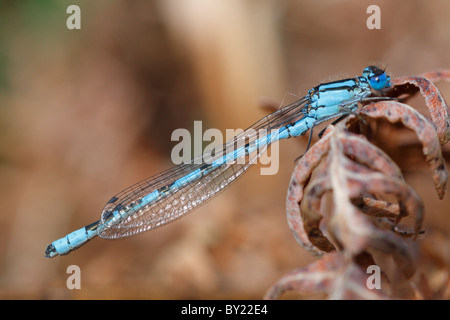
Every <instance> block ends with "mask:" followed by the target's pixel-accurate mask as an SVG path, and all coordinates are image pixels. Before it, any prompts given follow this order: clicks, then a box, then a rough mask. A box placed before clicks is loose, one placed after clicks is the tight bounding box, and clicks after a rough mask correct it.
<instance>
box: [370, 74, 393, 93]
mask: <svg viewBox="0 0 450 320" xmlns="http://www.w3.org/2000/svg"><path fill="white" fill-rule="evenodd" d="M388 82H389V79H388V77H387V76H386V74H385V73H382V74H379V75H376V76H373V77H371V78H370V79H369V83H370V86H371V87H372V88H373V89H374V90H381V89H384V88H386V87H388Z"/></svg>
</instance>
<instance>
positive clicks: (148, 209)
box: [45, 66, 391, 258]
mask: <svg viewBox="0 0 450 320" xmlns="http://www.w3.org/2000/svg"><path fill="white" fill-rule="evenodd" d="M390 86H391V84H390V77H389V76H387V75H386V73H385V72H384V70H381V69H379V68H377V67H375V66H369V67H367V68H366V69H364V71H363V73H362V76H360V77H355V78H349V79H344V80H339V81H333V82H328V83H323V84H320V85H318V86H316V87H314V88H312V89H311V90H309V91H308V94H307V95H306V96H304V97H303V98H301V99H299V100H297V101H296V102H294V103H291V104H289V105H287V106H285V107H283V108H281V109H279V110H277V111H275V112H274V113H272V114H269V115H268V116H266V117H264V118H263V119H261V120H260V121H258V122H256V123H255V124H254V125H252V126H251V127H249V128H248V129H247V130H245V131H244V132H242V133H241V134H239V135H237V136H235V137H234V138H233V139H231V140H230V141H228V142H227V143H226V144H224V145H223V146H221V147H220V148H219V149H216V151H217V152H214V154H213V153H210V154H207V155H205V154H204V155H202V156H201V157H200V158H196V159H193V160H191V161H190V162H189V163H186V164H181V165H178V166H175V167H173V168H171V169H169V170H166V171H164V172H162V173H160V174H158V175H156V176H153V177H151V178H148V179H146V180H143V181H141V182H139V183H137V184H135V185H133V186H131V187H129V188H127V189H125V190H123V191H122V192H120V193H119V194H117V195H115V196H114V197H112V198H111V200H109V201H108V203H107V204H106V206H105V207H104V209H103V212H102V214H101V218H100V220H98V221H96V222H94V223H92V224H90V225H87V226H85V227H83V228H81V229H79V230H76V231H74V232H72V233H69V234H68V235H66V236H65V237H63V238H61V239H59V240H56V241H54V242H53V243H51V244H50V245H49V246H48V247H47V249H46V250H45V255H46V257H50V258H51V257H55V256H57V255H64V254H68V253H69V252H71V251H72V250H75V249H77V248H79V247H80V246H82V245H83V244H85V243H86V242H87V241H89V240H90V239H92V238H94V237H96V236H99V237H101V238H105V239H118V238H123V237H128V236H131V235H135V234H138V233H141V232H144V231H147V230H150V229H154V228H157V227H160V226H162V225H165V224H168V223H170V222H172V221H174V220H175V219H177V218H180V217H182V216H184V215H186V214H188V213H189V212H191V211H192V210H194V209H195V208H196V207H198V206H200V205H201V204H203V203H205V202H206V201H207V200H209V199H211V198H212V197H214V196H215V195H217V194H218V193H220V192H221V191H222V190H224V189H225V188H226V187H227V186H229V185H230V184H231V183H232V182H233V181H235V180H236V179H237V178H238V177H239V176H240V175H241V174H243V173H244V172H246V170H247V169H248V168H249V167H250V166H251V165H252V164H254V163H255V162H256V161H257V159H258V158H259V157H260V156H261V154H263V153H264V152H265V151H266V149H267V147H268V146H269V145H270V144H271V143H273V142H275V141H278V140H281V139H287V138H290V137H296V136H300V135H303V134H305V133H306V132H307V131H308V130H309V129H311V130H312V128H313V127H314V126H316V125H318V124H319V123H322V122H324V121H327V120H330V119H334V118H337V117H341V116H345V115H348V114H350V113H353V112H355V111H356V109H357V108H358V103H359V102H366V101H374V100H380V99H390V98H388V97H383V90H384V89H386V88H389V87H390ZM239 160H240V161H239Z"/></svg>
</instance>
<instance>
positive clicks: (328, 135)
mask: <svg viewBox="0 0 450 320" xmlns="http://www.w3.org/2000/svg"><path fill="white" fill-rule="evenodd" d="M449 76H450V71H447V70H438V71H434V72H430V73H427V74H424V75H423V76H421V77H403V78H397V79H393V80H392V83H393V85H394V87H393V89H392V90H390V91H389V92H388V93H387V95H388V96H391V97H400V96H401V97H402V99H403V100H406V99H408V98H409V97H410V96H412V95H413V94H414V93H416V92H420V93H421V95H422V96H423V97H424V99H425V103H426V106H427V107H428V109H429V111H430V114H431V120H428V119H427V118H426V117H425V116H423V115H421V114H420V113H419V112H417V111H416V110H415V109H413V108H411V107H410V106H408V105H406V104H404V103H400V102H398V101H380V102H376V103H371V104H368V105H366V106H364V107H363V108H362V109H361V111H360V115H359V116H358V117H353V116H351V117H349V118H347V119H346V120H345V121H343V122H341V123H339V124H338V125H337V126H329V127H328V129H327V131H326V132H325V134H324V136H323V137H322V139H320V140H319V141H318V142H317V143H316V144H315V145H314V146H313V147H312V148H311V149H310V150H309V151H308V152H307V153H306V154H305V155H304V156H303V157H302V158H301V159H300V160H299V161H298V163H297V165H296V167H295V170H294V172H293V175H292V177H291V181H290V184H289V189H288V195H287V210H286V214H287V220H288V224H289V227H290V228H291V230H292V232H293V234H294V236H295V238H296V240H297V242H298V243H299V244H300V245H301V246H302V247H304V248H305V249H306V250H308V251H309V252H311V253H312V254H314V255H316V256H323V257H322V258H321V260H319V261H317V262H316V263H313V264H311V265H309V266H307V267H304V268H301V269H298V270H296V271H293V272H292V273H291V274H288V275H286V276H285V277H283V278H282V279H281V280H280V281H279V282H277V283H276V284H275V285H274V286H273V287H272V288H271V289H270V290H269V291H268V293H267V295H266V298H270V299H275V298H277V297H279V295H280V294H282V293H283V292H284V291H286V290H298V291H302V292H305V293H312V292H324V293H327V294H328V297H329V298H337V299H347V298H357V299H372V298H387V297H390V298H393V297H392V296H390V295H389V294H388V295H386V294H385V293H384V292H374V291H372V290H369V289H368V288H367V286H366V285H365V283H364V281H363V280H364V279H367V277H368V276H367V274H366V269H364V265H363V264H361V263H358V262H356V261H357V259H356V257H358V256H361V255H364V254H367V255H369V256H370V254H369V253H368V252H371V253H372V252H382V253H384V254H388V255H389V256H391V257H392V258H393V261H394V263H395V266H396V268H397V270H398V272H399V274H400V275H401V276H402V277H403V278H404V279H409V278H411V277H412V276H413V275H414V273H415V270H416V266H415V261H414V259H413V252H412V249H411V243H410V241H411V240H412V239H415V238H416V237H417V235H418V234H419V233H421V226H422V222H423V217H424V215H423V203H422V200H421V199H420V197H419V196H418V195H417V194H416V192H415V191H414V190H413V189H412V188H411V187H410V186H409V185H408V184H407V183H406V182H405V180H404V178H403V176H402V173H401V171H400V169H399V168H398V166H397V165H396V164H395V163H394V162H393V161H392V160H391V159H390V158H389V157H388V156H387V155H386V154H385V153H384V152H383V151H382V150H381V149H379V148H378V147H376V146H374V145H373V144H371V143H370V142H369V141H368V140H367V139H366V138H365V137H364V136H362V135H358V134H355V133H352V132H350V131H349V130H348V129H347V127H348V126H349V124H351V122H352V121H353V122H354V121H355V119H356V120H358V119H361V116H364V117H366V118H367V119H368V120H369V119H374V118H383V119H385V120H387V121H389V122H392V123H396V122H401V123H402V124H403V125H404V126H405V127H407V128H409V129H411V130H413V131H414V133H415V134H416V135H417V137H418V139H419V141H420V142H421V143H422V151H423V153H424V155H425V159H426V163H427V164H428V166H429V167H430V169H431V171H432V175H433V179H434V185H435V188H436V190H437V193H438V196H439V198H442V197H443V196H444V194H445V186H446V182H447V178H448V172H447V169H446V167H445V161H444V159H443V157H442V152H441V148H440V146H441V144H445V143H446V142H447V141H448V140H449V139H450V119H449V116H448V107H447V104H446V102H445V100H444V98H443V97H442V95H441V94H440V92H439V90H438V89H437V88H436V86H435V85H434V84H433V83H432V81H437V80H446V81H450V77H449ZM405 94H406V95H407V97H406V98H404V95H405ZM407 216H410V217H413V219H412V221H411V219H405V220H407V221H406V222H407V224H406V225H403V224H401V223H403V222H404V218H405V217H407ZM408 222H409V224H410V225H408ZM332 251H336V252H333V253H330V252H332ZM370 257H371V256H370ZM342 279H346V280H345V281H342ZM390 280H391V282H392V279H390ZM356 288H357V289H356ZM355 293H356V294H355ZM415 296H416V297H417V296H419V297H420V294H416V295H415Z"/></svg>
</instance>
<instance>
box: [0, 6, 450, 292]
mask: <svg viewBox="0 0 450 320" xmlns="http://www.w3.org/2000/svg"><path fill="white" fill-rule="evenodd" d="M70 4H77V5H79V6H80V8H81V19H82V20H81V30H68V29H67V28H66V19H67V18H68V16H69V14H67V13H66V8H67V7H68V6H69V5H70ZM371 4H377V5H378V6H380V8H381V30H369V29H367V27H366V20H367V18H368V16H369V15H368V14H367V13H366V9H367V7H368V6H369V5H371ZM449 12H450V2H448V1H445V0H440V1H425V0H421V1H411V0H397V1H387V0H386V1H357V2H356V1H337V0H335V1H331V0H324V1H313V0H310V1H288V0H284V1H272V0H261V1H254V0H253V1H252V0H242V1H238V0H230V1H219V0H217V1H211V0H188V1H182V0H179V1H176V0H159V1H158V0H154V1H148V0H147V1H144V0H140V1H137V0H135V1H125V0H122V1H110V0H97V1H86V0H84V1H56V0H46V1H44V0H41V1H33V0H23V1H0V177H1V179H0V203H1V204H2V210H1V213H0V298H4V299H5V298H6V299H7V298H38V299H57V298H63V299H79V298H96V299H106V298H125V299H127V298H142V299H155V298H162V299H182V298H194V299H197V298H198V299H220V298H226V299H246V298H252V299H259V298H261V297H262V296H263V295H264V293H265V291H266V290H267V289H268V287H269V286H270V285H271V284H273V283H274V282H275V281H276V280H277V279H278V278H280V277H281V276H282V275H283V274H284V273H286V272H288V271H290V270H292V269H294V268H298V267H302V266H305V265H306V264H308V263H309V262H311V261H314V258H313V257H311V256H310V255H309V254H308V253H306V252H305V251H304V250H303V249H302V248H300V247H299V246H298V245H297V244H296V242H295V240H294V238H293V237H292V235H291V232H290V230H289V228H288V226H287V223H286V220H285V197H286V190H287V186H288V183H289V179H290V174H291V172H292V169H293V162H294V159H295V158H296V157H298V156H299V155H301V154H302V153H303V152H304V148H305V140H306V138H297V139H292V140H291V141H283V142H281V143H280V170H279V173H278V174H277V175H275V176H261V175H260V174H259V170H258V168H254V169H252V170H251V171H250V172H249V173H247V174H246V175H245V176H244V177H243V178H242V179H240V180H239V181H238V182H236V183H235V184H234V185H233V186H232V187H231V188H229V189H228V190H227V191H225V192H224V193H223V194H221V195H220V196H219V197H217V198H215V199H214V200H213V201H211V202H209V203H208V204H206V205H205V206H203V207H201V208H200V209H199V210H196V211H195V212H194V213H192V214H191V215H189V216H188V217H185V218H183V219H181V220H179V221H177V222H176V223H173V224H170V225H168V226H165V227H164V228H160V229H156V230H154V231H152V232H148V233H145V234H143V235H140V236H138V237H133V238H129V239H126V240H120V241H106V240H103V239H95V240H93V241H91V242H90V243H89V244H87V245H86V246H84V247H83V248H82V249H80V250H78V251H75V252H73V253H71V254H70V255H68V256H64V257H58V258H55V259H46V258H44V250H45V248H46V246H47V245H48V244H49V243H51V242H52V241H54V240H56V239H58V238H60V237H62V236H64V235H65V234H67V233H68V232H71V231H73V230H75V229H78V228H80V227H82V226H84V225H86V224H88V223H91V222H93V221H96V220H98V219H99V216H100V213H101V210H102V208H103V206H104V204H105V203H106V201H108V200H109V199H110V198H111V197H112V196H113V195H114V194H116V193H118V192H119V191H121V190H122V189H124V188H126V187H128V186H130V185H132V184H133V183H136V182H138V181H140V180H142V179H144V178H147V177H149V176H152V175H154V174H156V173H158V172H160V171H162V170H164V169H167V168H169V167H171V166H172V164H171V160H170V152H171V149H172V147H173V146H174V145H175V144H176V143H175V142H171V141H170V136H171V133H172V131H173V130H174V129H176V128H187V129H192V128H193V121H194V120H203V129H204V130H206V129H207V128H219V129H221V130H225V129H226V128H246V127H248V126H249V125H251V124H252V123H254V122H255V121H257V120H259V119H260V118H261V117H263V116H264V115H265V114H266V113H267V110H265V109H264V108H263V106H265V105H275V106H278V105H280V104H281V103H282V101H284V102H285V103H287V102H290V101H293V100H294V99H295V96H294V95H304V94H305V93H306V92H307V90H308V89H309V88H311V87H313V86H314V85H317V84H319V83H320V82H326V81H330V80H336V79H338V78H342V77H347V76H354V75H360V74H361V72H362V70H363V69H364V67H365V66H367V65H368V64H377V63H380V64H381V65H383V66H386V65H387V67H388V68H387V70H388V72H389V73H390V74H391V75H392V76H394V77H395V76H400V75H416V74H419V73H422V72H425V71H428V70H430V69H434V68H438V67H446V68H448V67H450V60H449V49H450V19H449V18H448V13H449ZM439 87H440V88H441V89H442V92H443V93H444V95H446V96H447V99H448V98H449V96H450V90H449V86H448V84H442V85H440V86H439ZM417 101H418V103H419V104H420V101H421V100H420V99H418V100H417ZM393 156H394V158H395V155H393ZM415 156H416V157H417V158H414V159H415V160H413V161H412V163H414V165H409V167H408V165H407V163H406V170H405V175H406V178H407V180H408V181H409V182H410V183H411V184H412V185H413V187H414V188H415V189H416V190H417V191H418V193H419V194H421V196H422V197H423V199H424V201H425V204H426V217H425V229H427V235H429V238H436V237H437V239H438V240H436V242H430V243H431V244H430V246H431V247H432V248H433V250H434V249H436V250H441V251H443V252H444V258H443V259H444V262H443V263H444V266H445V263H448V262H449V260H445V259H450V258H449V257H450V253H449V248H450V246H449V230H450V218H449V212H448V211H449V209H448V208H449V207H450V206H449V205H450V201H449V196H448V195H447V196H446V198H445V199H444V200H442V201H439V200H438V199H437V196H436V193H435V191H434V189H433V183H432V180H431V175H430V174H429V171H428V169H427V168H426V167H425V166H424V161H423V157H421V155H420V153H419V154H418V155H415ZM400 158H401V157H400ZM403 160H404V159H403ZM72 264H75V265H78V266H79V267H80V268H81V283H82V289H81V290H68V289H67V288H66V279H67V277H68V274H66V269H67V267H68V266H69V265H72ZM436 277H438V278H437V279H434V280H433V281H443V280H442V279H444V280H445V277H447V279H448V271H447V273H445V268H444V271H440V273H439V275H438V276H436ZM439 277H441V278H442V279H441V278H439Z"/></svg>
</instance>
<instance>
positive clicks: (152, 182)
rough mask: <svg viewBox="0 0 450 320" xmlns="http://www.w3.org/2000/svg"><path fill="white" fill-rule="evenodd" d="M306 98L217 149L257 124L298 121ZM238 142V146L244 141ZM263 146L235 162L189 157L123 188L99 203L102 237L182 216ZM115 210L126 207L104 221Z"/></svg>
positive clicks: (253, 136)
mask: <svg viewBox="0 0 450 320" xmlns="http://www.w3.org/2000/svg"><path fill="white" fill-rule="evenodd" d="M306 101H307V99H306V97H305V98H302V99H300V100H298V101H296V102H294V103H292V104H290V105H287V106H285V107H283V108H281V109H279V110H277V111H275V112H274V113H272V114H270V115H268V116H266V117H264V118H263V119H261V120H260V121H258V122H256V123H255V124H254V125H252V126H251V127H249V128H248V129H247V130H245V131H244V132H242V133H240V134H239V135H237V136H236V137H234V138H233V139H232V140H230V141H229V142H227V143H226V144H225V145H223V146H222V147H221V148H219V149H218V150H220V149H222V155H223V154H225V153H226V152H227V151H228V152H229V150H233V148H234V149H236V145H239V143H240V142H241V141H245V144H248V143H250V144H251V143H252V142H255V141H258V139H260V138H261V130H260V129H267V131H269V130H277V129H280V128H282V127H283V126H285V125H287V124H290V123H295V122H297V121H299V120H300V119H302V118H303V117H304V116H305V113H304V112H303V107H304V104H305V102H306ZM266 134H267V133H266ZM245 144H244V145H245ZM240 145H241V146H242V143H241V144H240ZM267 147H268V145H267V144H263V145H261V146H259V148H257V149H255V150H251V152H246V153H245V154H243V155H241V156H240V157H239V158H236V159H235V160H236V161H235V163H234V164H230V163H228V162H226V163H223V164H220V165H215V166H213V165H210V164H211V163H212V162H213V161H214V160H217V159H218V158H220V157H222V156H221V155H220V153H218V154H219V155H211V154H209V155H207V156H201V157H199V158H196V159H193V160H191V162H190V163H187V164H182V165H178V166H176V167H173V168H171V169H169V170H166V171H163V172H162V173H160V174H158V175H156V176H153V177H150V178H148V179H146V180H143V181H141V182H139V183H137V184H135V185H133V186H131V187H129V188H127V189H125V190H124V191H122V192H121V193H119V194H117V195H116V196H114V197H113V198H112V199H111V200H110V201H109V202H108V203H107V204H106V206H105V208H104V209H103V212H102V216H101V223H104V224H105V227H104V228H103V229H101V231H100V232H99V236H100V237H102V238H105V239H117V238H123V237H127V236H131V235H135V234H138V233H141V232H144V231H147V230H150V229H154V228H157V227H160V226H162V225H165V224H167V223H170V222H172V221H174V220H176V219H178V218H180V217H182V216H183V215H185V214H187V213H189V212H191V211H192V210H193V209H195V208H196V207H198V206H200V205H201V204H203V203H205V202H206V201H208V200H209V199H211V198H212V197H214V196H215V195H217V194H219V193H220V192H221V191H223V190H224V189H225V188H226V187H227V186H229V185H230V184H231V183H232V182H233V181H235V180H236V179H237V178H238V177H239V176H241V175H242V173H244V172H246V170H247V169H248V168H249V167H250V166H251V165H252V164H254V163H255V162H256V161H257V159H258V158H259V157H260V156H261V154H263V153H264V152H265V151H266V149H267ZM208 164H209V165H208ZM195 172H200V173H199V174H196V175H195V179H190V180H187V182H186V183H184V184H181V185H178V186H177V187H174V186H173V184H174V182H176V181H179V180H180V179H182V178H183V177H186V176H188V175H189V174H192V173H195ZM155 190H161V192H159V195H158V197H157V198H156V199H154V201H151V202H149V203H148V204H146V205H145V206H143V207H140V206H136V203H138V202H139V200H140V199H142V198H143V197H145V196H146V195H148V194H150V193H152V192H153V191H155ZM114 210H126V212H127V215H126V216H125V217H124V219H123V220H121V221H118V222H117V223H115V224H110V223H107V220H108V218H109V217H110V216H111V212H112V211H114Z"/></svg>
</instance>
